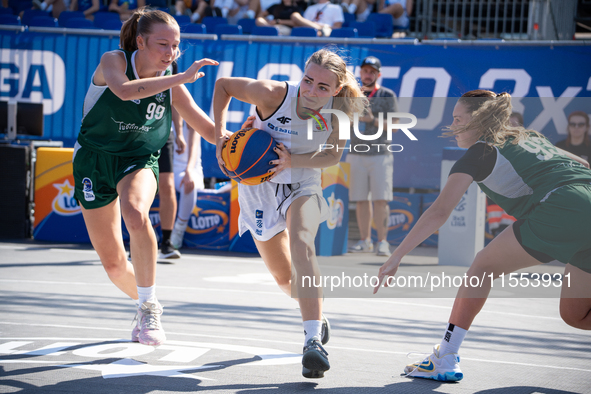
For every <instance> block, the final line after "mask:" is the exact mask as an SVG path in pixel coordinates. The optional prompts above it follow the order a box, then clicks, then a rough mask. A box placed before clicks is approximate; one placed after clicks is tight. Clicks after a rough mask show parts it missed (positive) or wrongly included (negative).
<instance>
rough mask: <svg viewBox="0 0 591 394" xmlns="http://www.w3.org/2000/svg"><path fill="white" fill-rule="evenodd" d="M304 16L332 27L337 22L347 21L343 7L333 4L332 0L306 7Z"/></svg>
mask: <svg viewBox="0 0 591 394" xmlns="http://www.w3.org/2000/svg"><path fill="white" fill-rule="evenodd" d="M304 18H306V19H307V20H309V21H312V22H316V23H320V24H321V25H328V26H330V27H333V25H334V24H335V23H338V22H341V23H343V22H344V21H345V17H344V16H343V8H341V6H340V5H336V4H332V3H330V2H327V3H322V4H314V5H311V6H309V7H308V8H306V11H304Z"/></svg>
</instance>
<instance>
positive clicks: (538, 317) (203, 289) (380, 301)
mask: <svg viewBox="0 0 591 394" xmlns="http://www.w3.org/2000/svg"><path fill="white" fill-rule="evenodd" d="M2 282H6V283H34V284H47V285H79V286H113V285H112V284H111V283H87V282H58V281H43V280H24V279H0V283H2ZM158 288H160V289H169V290H196V291H222V292H228V293H248V294H272V295H277V294H283V292H281V291H280V290H277V291H275V292H272V291H259V290H239V289H227V288H225V289H224V288H215V287H211V288H209V287H186V286H165V285H158ZM332 299H335V300H337V299H338V300H347V301H361V302H364V303H366V302H375V303H384V304H394V305H406V306H413V307H417V306H418V307H425V308H437V309H446V310H451V306H443V305H432V304H420V303H416V302H403V301H390V300H384V299H371V298H332ZM480 313H492V314H497V315H504V316H516V317H525V318H536V319H546V320H556V321H562V319H561V318H559V317H551V316H538V315H526V314H523V313H512V312H501V311H490V310H486V309H483V310H481V311H480Z"/></svg>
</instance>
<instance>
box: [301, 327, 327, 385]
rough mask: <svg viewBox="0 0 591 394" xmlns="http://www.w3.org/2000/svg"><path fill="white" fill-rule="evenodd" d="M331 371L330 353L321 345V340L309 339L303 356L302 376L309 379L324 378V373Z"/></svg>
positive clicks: (316, 338)
mask: <svg viewBox="0 0 591 394" xmlns="http://www.w3.org/2000/svg"><path fill="white" fill-rule="evenodd" d="M329 369H330V363H329V362H328V353H327V352H326V350H324V348H323V347H322V345H321V344H320V340H318V337H313V338H311V339H309V340H308V343H307V344H306V346H304V355H303V356H302V375H303V376H304V377H305V378H309V379H318V378H323V377H324V372H325V371H328V370H329Z"/></svg>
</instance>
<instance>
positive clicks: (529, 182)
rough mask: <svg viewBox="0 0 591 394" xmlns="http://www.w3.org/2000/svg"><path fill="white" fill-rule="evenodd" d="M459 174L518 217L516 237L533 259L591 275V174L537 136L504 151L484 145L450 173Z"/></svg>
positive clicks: (478, 145) (507, 145) (474, 148)
mask: <svg viewBox="0 0 591 394" xmlns="http://www.w3.org/2000/svg"><path fill="white" fill-rule="evenodd" d="M456 172H460V173H466V174H469V175H471V176H472V177H473V178H474V180H475V181H476V182H478V185H479V186H480V188H481V189H482V191H484V192H485V193H486V195H487V196H488V197H490V199H492V200H493V201H494V202H495V203H496V204H498V205H499V206H500V207H501V208H503V209H504V210H505V211H506V212H507V213H508V214H509V215H512V216H514V217H515V218H517V219H518V221H517V223H516V224H515V225H513V229H514V231H515V235H516V237H517V239H518V240H519V242H520V243H521V245H522V246H523V247H524V249H525V250H526V251H527V252H528V253H530V254H531V255H532V256H534V257H536V258H538V259H539V260H540V261H549V260H551V259H556V260H559V261H561V262H563V263H571V264H573V265H576V266H578V267H579V268H582V269H584V270H586V271H589V272H591V170H589V169H588V168H586V167H584V166H583V165H581V164H580V163H578V162H576V161H574V160H572V159H570V158H568V157H567V156H565V155H563V154H562V153H561V152H560V151H558V150H557V149H556V148H555V147H554V145H552V144H551V143H550V142H549V141H548V140H547V139H545V138H542V137H538V136H536V135H533V134H532V135H530V136H529V137H528V138H526V139H524V140H522V141H520V142H519V143H517V144H513V143H512V140H509V141H507V142H506V143H505V144H504V145H503V146H501V147H497V146H491V145H489V144H486V143H485V142H482V141H479V142H477V143H476V144H474V145H473V146H472V147H470V149H468V151H467V152H466V154H465V155H464V156H463V157H462V158H461V159H460V160H458V162H457V163H456V164H455V165H454V167H453V168H452V170H451V172H450V174H452V173H456ZM547 257H551V259H549V258H547Z"/></svg>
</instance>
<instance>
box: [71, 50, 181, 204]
mask: <svg viewBox="0 0 591 394" xmlns="http://www.w3.org/2000/svg"><path fill="white" fill-rule="evenodd" d="M121 52H122V53H123V54H124V55H125V59H126V61H127V67H126V70H125V74H126V75H127V77H128V78H129V80H130V81H131V80H135V79H139V76H138V75H137V72H136V67H135V56H136V53H137V52H133V53H132V52H127V51H121ZM170 74H171V71H170V70H169V69H168V70H166V71H165V72H164V73H163V74H162V75H170ZM171 108H172V92H171V90H170V89H169V90H166V91H163V92H161V93H158V94H156V95H154V96H150V97H147V98H143V99H141V100H140V99H137V100H129V101H124V100H121V99H120V98H119V97H117V96H116V95H115V94H114V93H113V92H112V91H111V89H109V87H108V86H97V85H95V84H94V75H93V76H92V80H91V83H90V87H89V89H88V92H87V93H86V98H85V99H84V109H83V111H84V113H83V118H82V126H81V128H80V134H79V135H78V141H77V143H76V146H75V151H74V159H73V164H74V180H75V182H76V190H75V196H76V198H77V199H78V201H80V202H81V203H82V205H83V206H84V207H85V208H87V209H91V208H99V207H102V206H105V205H107V204H109V203H110V202H111V201H113V200H114V199H115V198H117V191H116V187H117V183H118V182H119V181H120V180H121V179H122V178H123V177H124V176H125V175H127V174H129V173H132V172H133V171H135V170H138V169H141V168H151V169H152V171H154V175H155V176H156V179H157V178H158V163H157V160H158V156H159V154H160V152H159V150H160V149H161V148H162V147H163V146H164V144H165V142H166V140H167V139H168V136H169V134H170V128H171V124H172V111H171Z"/></svg>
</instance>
